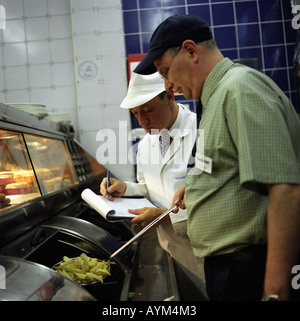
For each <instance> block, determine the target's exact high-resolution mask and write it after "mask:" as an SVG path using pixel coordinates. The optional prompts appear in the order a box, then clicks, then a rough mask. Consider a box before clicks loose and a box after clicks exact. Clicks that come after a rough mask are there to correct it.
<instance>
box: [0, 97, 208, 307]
mask: <svg viewBox="0 0 300 321" xmlns="http://www.w3.org/2000/svg"><path fill="white" fill-rule="evenodd" d="M0 159H1V163H0V207H1V208H0V268H2V270H1V269H0V300H60V299H63V300H76V299H77V300H101V301H141V300H147V301H153V300H166V299H167V300H175V301H176V300H195V299H198V300H206V295H205V291H204V287H203V284H202V283H201V281H200V280H199V279H197V278H196V277H195V276H194V275H191V274H190V273H189V272H187V271H186V270H185V269H184V268H183V267H182V266H181V265H180V264H178V263H176V262H174V260H172V259H171V257H170V256H169V255H168V254H167V253H166V252H164V251H163V250H162V249H161V248H160V246H159V244H158V240H157V236H156V232H155V230H149V231H147V232H146V233H145V234H143V235H142V236H141V237H140V238H138V239H137V240H136V241H135V242H133V243H132V244H131V245H130V246H128V247H127V248H126V249H124V250H123V251H121V252H120V253H119V254H118V255H117V256H116V257H114V259H113V260H114V264H111V276H108V277H106V278H105V279H104V283H103V284H102V283H100V282H99V283H96V284H91V285H85V286H80V285H78V284H76V283H75V282H73V281H71V280H69V279H67V278H66V277H64V276H62V275H61V274H59V273H58V272H55V271H54V270H53V269H52V268H53V266H54V265H55V264H56V263H57V262H59V261H61V260H62V258H63V256H68V257H71V258H72V257H77V256H79V255H80V254H81V253H86V254H87V255H88V256H90V257H96V258H98V259H101V260H103V259H104V260H108V258H109V256H110V254H111V253H113V252H114V251H116V250H117V249H118V248H119V247H120V246H121V245H122V244H124V243H125V242H127V241H128V240H129V239H130V238H131V237H133V236H134V234H135V233H136V232H137V231H138V228H137V227H136V226H131V225H130V223H129V222H127V221H121V222H116V223H108V222H107V221H106V220H105V219H104V218H102V216H101V215H99V214H98V213H97V212H96V211H94V210H93V209H92V208H90V207H89V206H88V205H87V204H86V203H85V202H84V201H83V200H82V199H81V192H82V191H83V190H84V189H85V188H90V189H91V190H93V191H94V192H95V193H98V192H99V184H100V182H101V180H102V179H103V177H104V176H105V175H106V169H105V168H104V167H103V166H102V165H100V164H98V163H97V162H96V160H95V159H94V158H93V157H91V156H90V155H89V154H88V153H87V152H86V151H85V150H84V149H83V148H82V146H81V145H80V144H79V143H77V141H76V140H74V139H73V138H72V136H71V135H69V134H65V133H63V132H60V131H56V130H53V129H52V126H51V124H50V123H49V122H48V121H47V120H46V119H42V120H41V119H38V118H36V117H35V116H33V115H30V114H28V113H26V112H24V111H21V110H17V109H15V108H13V107H11V106H8V105H5V104H2V103H0ZM1 271H2V272H3V271H5V276H4V274H3V273H2V283H1ZM1 284H2V287H1ZM3 284H4V285H5V286H3ZM28 284H30V286H28Z"/></svg>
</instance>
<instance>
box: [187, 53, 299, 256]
mask: <svg viewBox="0 0 300 321" xmlns="http://www.w3.org/2000/svg"><path fill="white" fill-rule="evenodd" d="M201 100H202V103H203V113H202V119H201V122H200V125H199V128H200V129H203V130H204V149H203V146H202V147H201V146H199V144H198V146H197V153H199V152H198V151H201V150H202V151H203V154H204V157H205V158H204V159H205V161H206V162H207V164H209V165H210V166H211V171H210V170H209V169H207V167H204V170H203V171H202V173H200V174H198V173H197V167H196V168H194V169H192V170H191V171H190V172H189V174H188V175H187V177H186V193H185V203H186V207H187V210H188V235H189V237H190V240H191V243H192V246H193V249H194V253H195V255H196V256H201V257H205V256H211V255H220V254H226V253H230V252H234V251H237V250H239V249H241V248H243V247H245V246H249V245H255V244H266V242H267V230H266V225H267V222H266V214H267V202H268V195H267V194H268V193H267V188H266V186H265V184H276V183H290V184H300V121H299V116H298V115H297V113H296V112H295V110H294V107H293V106H292V104H291V103H290V101H289V100H288V99H287V97H286V96H285V94H284V93H283V92H282V91H281V90H280V89H279V88H278V86H277V85H276V84H275V83H274V82H273V81H272V80H271V79H269V78H268V77H267V76H265V75H264V74H263V73H261V72H258V71H256V70H254V69H251V68H248V67H246V66H242V65H239V64H234V63H233V62H232V61H231V60H229V59H228V58H225V59H223V60H222V61H221V62H220V63H219V64H218V65H217V66H216V67H215V68H214V69H213V70H212V72H211V73H210V74H209V75H208V77H207V79H206V81H205V83H204V85H203V90H202V95H201ZM200 141H201V140H200ZM197 156H198V157H199V155H197ZM200 158H201V157H200ZM201 168H202V169H203V167H201ZM198 169H199V168H198ZM198 172H199V170H198ZM284 214H285V213H282V215H284Z"/></svg>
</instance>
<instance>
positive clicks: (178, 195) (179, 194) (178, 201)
mask: <svg viewBox="0 0 300 321" xmlns="http://www.w3.org/2000/svg"><path fill="white" fill-rule="evenodd" d="M184 196H185V185H182V186H180V187H179V188H178V189H177V191H176V192H175V194H174V196H173V199H172V203H171V204H172V205H179V206H178V207H176V208H174V210H173V213H177V212H178V211H179V208H181V209H183V210H185V208H186V207H185V201H184Z"/></svg>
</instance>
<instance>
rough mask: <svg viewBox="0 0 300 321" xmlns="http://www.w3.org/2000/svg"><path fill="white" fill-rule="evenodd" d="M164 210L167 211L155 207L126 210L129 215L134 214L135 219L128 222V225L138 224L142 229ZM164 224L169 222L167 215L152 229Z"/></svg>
mask: <svg viewBox="0 0 300 321" xmlns="http://www.w3.org/2000/svg"><path fill="white" fill-rule="evenodd" d="M166 210H167V209H166V208H157V207H143V208H137V209H134V210H128V212H129V213H131V214H136V217H134V218H133V219H131V220H130V224H138V225H140V226H141V227H142V228H144V227H145V226H147V225H148V224H149V223H151V222H152V221H153V220H155V219H156V218H157V217H158V216H159V215H161V214H162V213H163V212H165V211H166ZM166 222H171V221H170V217H169V215H167V216H165V217H164V218H163V219H161V220H160V221H159V222H158V223H157V224H155V225H154V226H153V227H157V226H158V225H159V224H161V223H166Z"/></svg>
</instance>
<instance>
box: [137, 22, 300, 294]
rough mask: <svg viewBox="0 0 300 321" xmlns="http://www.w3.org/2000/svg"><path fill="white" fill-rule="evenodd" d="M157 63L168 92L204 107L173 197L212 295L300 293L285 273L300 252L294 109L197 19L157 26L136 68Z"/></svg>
mask: <svg viewBox="0 0 300 321" xmlns="http://www.w3.org/2000/svg"><path fill="white" fill-rule="evenodd" d="M156 69H157V70H158V71H159V72H160V74H161V75H162V76H163V77H164V78H165V87H166V89H170V88H172V89H174V90H175V91H178V92H180V93H183V95H184V96H185V98H187V99H199V98H200V99H201V102H202V105H203V111H202V118H201V121H200V123H199V128H200V129H202V130H204V139H203V138H202V139H199V142H198V146H197V153H196V157H195V167H194V168H193V169H192V170H191V171H190V172H189V174H188V175H187V177H186V185H185V188H184V186H183V187H182V188H180V189H179V190H178V191H177V192H176V194H175V195H174V199H173V200H174V201H173V202H174V203H177V202H178V201H179V200H183V202H182V203H181V206H180V207H182V208H185V206H186V208H187V211H188V235H189V237H190V240H191V243H192V245H193V249H194V253H195V255H196V256H198V257H205V274H206V275H205V276H206V286H207V292H208V295H209V298H210V299H211V300H260V299H263V300H289V299H297V296H298V297H299V296H300V293H299V292H297V291H293V289H291V279H292V274H291V270H292V267H293V266H294V265H296V264H297V262H299V261H297V260H298V254H299V250H300V121H299V116H298V115H297V113H296V112H295V110H294V108H293V106H292V105H291V103H290V102H289V100H288V99H287V97H286V96H285V94H284V93H283V92H282V91H281V90H280V89H279V88H278V86H277V85H276V84H275V83H274V82H273V81H272V80H271V79H269V78H268V77H266V76H265V75H264V74H263V73H260V72H258V71H255V70H254V69H251V68H249V67H246V66H242V65H239V64H234V63H233V62H232V61H231V60H229V59H227V58H224V57H223V56H222V54H221V53H220V51H219V49H218V48H217V46H216V44H215V42H214V40H213V39H212V35H211V32H210V29H209V26H208V25H207V23H206V22H205V21H204V20H202V19H200V18H198V17H193V16H173V17H170V18H168V19H166V20H165V21H164V22H163V23H161V24H160V25H159V26H158V28H157V29H156V30H155V31H154V33H153V35H152V38H151V41H150V49H149V53H148V54H147V56H146V57H145V58H144V59H143V61H142V62H141V63H140V64H139V65H138V66H137V68H136V69H135V72H137V73H142V74H149V73H153V72H155V71H156ZM201 141H204V144H203V145H200V144H201ZM299 291H300V290H299Z"/></svg>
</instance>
